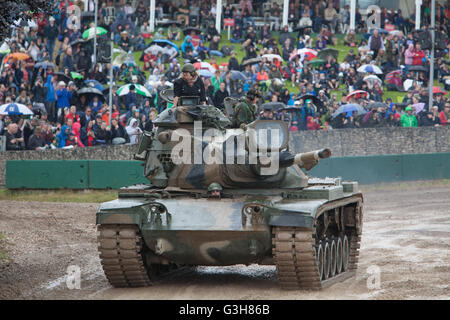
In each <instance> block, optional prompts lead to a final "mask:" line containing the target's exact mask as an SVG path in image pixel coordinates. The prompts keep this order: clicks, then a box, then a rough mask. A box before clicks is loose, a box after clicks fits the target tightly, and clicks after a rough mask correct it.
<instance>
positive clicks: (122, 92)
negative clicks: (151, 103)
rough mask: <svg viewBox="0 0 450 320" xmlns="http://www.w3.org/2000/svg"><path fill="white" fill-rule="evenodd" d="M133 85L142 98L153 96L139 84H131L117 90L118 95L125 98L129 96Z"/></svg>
mask: <svg viewBox="0 0 450 320" xmlns="http://www.w3.org/2000/svg"><path fill="white" fill-rule="evenodd" d="M132 85H134V88H135V89H136V93H137V94H140V95H141V96H144V97H151V96H152V94H151V93H150V92H149V91H148V90H147V89H146V88H145V87H144V86H143V85H140V84H138V83H136V84H132V83H129V84H126V85H124V86H121V87H120V88H119V89H117V95H119V96H124V95H126V94H128V93H129V92H130V87H131V86H132Z"/></svg>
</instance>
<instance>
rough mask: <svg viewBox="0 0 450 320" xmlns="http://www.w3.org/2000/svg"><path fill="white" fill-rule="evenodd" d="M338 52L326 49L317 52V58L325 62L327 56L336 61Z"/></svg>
mask: <svg viewBox="0 0 450 320" xmlns="http://www.w3.org/2000/svg"><path fill="white" fill-rule="evenodd" d="M338 55H339V51H338V50H336V49H333V48H327V49H323V50H321V51H319V53H318V54H317V58H320V59H323V60H327V58H328V56H333V57H334V58H335V59H336V60H337V58H338Z"/></svg>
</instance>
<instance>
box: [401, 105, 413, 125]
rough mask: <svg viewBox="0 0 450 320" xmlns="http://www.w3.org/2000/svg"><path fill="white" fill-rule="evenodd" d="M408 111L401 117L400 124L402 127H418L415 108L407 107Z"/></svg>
mask: <svg viewBox="0 0 450 320" xmlns="http://www.w3.org/2000/svg"><path fill="white" fill-rule="evenodd" d="M405 111H406V113H404V114H403V115H402V116H401V118H400V124H401V126H402V127H417V118H416V116H415V115H414V114H413V109H412V107H411V106H408V107H406V109H405Z"/></svg>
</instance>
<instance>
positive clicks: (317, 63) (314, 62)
mask: <svg viewBox="0 0 450 320" xmlns="http://www.w3.org/2000/svg"><path fill="white" fill-rule="evenodd" d="M324 63H325V60H322V59H314V60H311V61H308V62H307V63H306V65H308V66H311V67H313V68H315V67H318V66H320V65H322V64H324Z"/></svg>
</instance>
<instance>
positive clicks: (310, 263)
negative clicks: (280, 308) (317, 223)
mask: <svg viewBox="0 0 450 320" xmlns="http://www.w3.org/2000/svg"><path fill="white" fill-rule="evenodd" d="M360 241H361V235H360V234H358V233H357V232H356V230H355V229H349V230H346V232H345V233H342V234H341V235H339V236H337V235H336V236H332V237H331V238H327V237H325V238H324V239H320V240H319V239H317V238H316V229H314V228H313V229H305V228H298V227H274V228H273V229H272V254H273V257H274V260H275V264H276V267H277V273H278V279H279V282H280V286H281V287H282V288H283V289H286V290H297V289H310V290H319V289H322V288H326V287H328V286H331V285H333V284H335V283H337V282H340V281H344V280H345V279H348V278H350V277H352V276H354V275H355V274H356V268H357V264H358V256H359V248H360Z"/></svg>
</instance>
